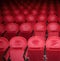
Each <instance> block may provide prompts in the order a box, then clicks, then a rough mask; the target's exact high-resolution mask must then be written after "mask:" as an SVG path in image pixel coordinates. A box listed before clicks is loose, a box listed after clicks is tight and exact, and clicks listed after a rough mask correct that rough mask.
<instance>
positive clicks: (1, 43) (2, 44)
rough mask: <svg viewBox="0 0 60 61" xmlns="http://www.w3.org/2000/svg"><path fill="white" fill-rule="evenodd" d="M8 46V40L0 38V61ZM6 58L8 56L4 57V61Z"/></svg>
mask: <svg viewBox="0 0 60 61" xmlns="http://www.w3.org/2000/svg"><path fill="white" fill-rule="evenodd" d="M8 46H9V42H8V40H7V39H6V38H4V37H0V58H1V59H0V60H1V61H2V60H3V59H2V56H3V55H4V53H5V51H6V49H7V48H8ZM6 58H8V56H7V57H5V59H6Z"/></svg>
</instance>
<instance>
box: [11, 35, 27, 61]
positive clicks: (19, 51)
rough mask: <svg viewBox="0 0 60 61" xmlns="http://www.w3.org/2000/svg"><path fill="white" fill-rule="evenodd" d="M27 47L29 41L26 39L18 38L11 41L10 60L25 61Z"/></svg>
mask: <svg viewBox="0 0 60 61" xmlns="http://www.w3.org/2000/svg"><path fill="white" fill-rule="evenodd" d="M26 46H27V41H26V39H25V38H24V37H20V36H16V37H13V38H12V39H11V40H10V60H11V61H24V59H23V53H24V49H25V48H26Z"/></svg>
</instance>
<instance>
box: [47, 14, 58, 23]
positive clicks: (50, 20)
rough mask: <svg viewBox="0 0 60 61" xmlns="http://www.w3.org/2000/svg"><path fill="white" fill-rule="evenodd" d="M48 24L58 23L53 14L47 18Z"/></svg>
mask: <svg viewBox="0 0 60 61" xmlns="http://www.w3.org/2000/svg"><path fill="white" fill-rule="evenodd" d="M48 22H58V18H57V16H56V15H55V14H50V15H49V16H48Z"/></svg>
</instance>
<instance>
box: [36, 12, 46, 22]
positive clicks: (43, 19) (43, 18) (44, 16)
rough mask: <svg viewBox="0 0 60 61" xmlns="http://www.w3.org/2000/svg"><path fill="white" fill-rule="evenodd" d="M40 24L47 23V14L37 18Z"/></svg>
mask: <svg viewBox="0 0 60 61" xmlns="http://www.w3.org/2000/svg"><path fill="white" fill-rule="evenodd" d="M37 21H38V22H46V21H47V15H46V14H43V13H42V14H39V15H38V17H37Z"/></svg>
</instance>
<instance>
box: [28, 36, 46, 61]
mask: <svg viewBox="0 0 60 61" xmlns="http://www.w3.org/2000/svg"><path fill="white" fill-rule="evenodd" d="M44 43H45V42H44V39H43V38H41V37H40V36H32V37H31V38H30V39H29V40H28V50H27V56H28V58H29V61H44Z"/></svg>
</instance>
